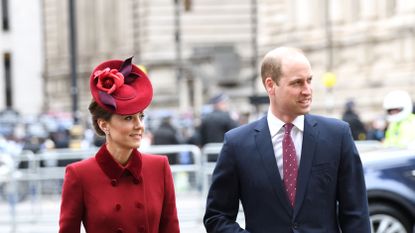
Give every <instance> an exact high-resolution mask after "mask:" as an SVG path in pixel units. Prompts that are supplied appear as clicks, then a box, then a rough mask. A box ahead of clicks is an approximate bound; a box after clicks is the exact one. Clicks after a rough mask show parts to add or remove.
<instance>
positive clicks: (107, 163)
mask: <svg viewBox="0 0 415 233" xmlns="http://www.w3.org/2000/svg"><path fill="white" fill-rule="evenodd" d="M175 200H176V199H175V193H174V186H173V178H172V174H171V171H170V166H169V164H168V161H167V158H166V157H165V156H155V155H146V154H141V153H140V152H138V151H137V150H133V152H132V157H131V158H130V160H129V162H128V164H127V165H126V166H125V167H122V166H120V165H119V164H118V163H117V162H116V161H115V160H114V159H113V158H112V156H111V155H110V154H109V152H108V151H107V149H106V146H105V145H103V146H102V147H101V148H100V150H99V151H98V152H97V154H96V155H95V157H91V158H89V159H86V160H83V161H80V162H76V163H73V164H70V165H69V166H68V167H67V168H66V173H65V178H64V183H63V190H62V202H61V212H60V219H59V227H60V229H59V233H79V232H80V224H81V222H82V223H83V225H84V227H85V229H86V232H88V233H106V232H108V233H109V232H111V233H133V232H140V233H141V232H147V233H178V232H180V230H179V222H178V218H177V210H176V201H175Z"/></svg>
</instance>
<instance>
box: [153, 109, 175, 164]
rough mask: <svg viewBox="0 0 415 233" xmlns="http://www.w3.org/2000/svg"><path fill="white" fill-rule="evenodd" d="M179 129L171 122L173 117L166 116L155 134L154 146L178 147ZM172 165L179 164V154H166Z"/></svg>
mask: <svg viewBox="0 0 415 233" xmlns="http://www.w3.org/2000/svg"><path fill="white" fill-rule="evenodd" d="M180 143H181V142H180V140H179V137H178V132H177V129H176V128H175V127H174V126H173V124H172V122H171V116H164V117H163V118H162V119H161V123H160V125H159V127H158V128H157V129H156V130H154V132H153V145H177V144H180ZM166 155H167V157H168V158H169V163H170V164H177V162H178V161H177V158H176V157H177V154H176V153H171V154H166Z"/></svg>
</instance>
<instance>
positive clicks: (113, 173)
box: [95, 144, 142, 180]
mask: <svg viewBox="0 0 415 233" xmlns="http://www.w3.org/2000/svg"><path fill="white" fill-rule="evenodd" d="M95 159H96V161H97V162H98V165H99V166H100V167H101V169H102V170H103V171H104V173H105V174H106V175H107V176H108V177H109V178H110V179H119V178H120V177H121V176H122V175H123V174H124V173H125V172H127V171H128V172H129V173H130V174H131V175H132V176H133V177H134V179H135V180H140V179H141V178H140V177H141V167H142V162H141V154H140V152H139V151H138V150H137V149H133V150H132V152H131V156H130V159H129V160H128V163H127V165H125V166H122V165H121V164H119V163H118V162H117V161H115V160H114V158H113V157H112V156H111V154H110V152H109V151H108V150H107V147H106V145H105V144H104V145H102V146H101V148H100V149H99V150H98V152H97V153H96V155H95Z"/></svg>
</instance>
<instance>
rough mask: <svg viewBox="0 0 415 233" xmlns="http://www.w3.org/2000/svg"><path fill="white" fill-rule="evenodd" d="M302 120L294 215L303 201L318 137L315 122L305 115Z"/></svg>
mask: <svg viewBox="0 0 415 233" xmlns="http://www.w3.org/2000/svg"><path fill="white" fill-rule="evenodd" d="M304 119H305V120H304V133H303V148H302V152H301V160H300V167H299V170H298V179H297V192H296V197H295V206H294V214H296V213H298V212H299V210H300V208H301V205H302V204H303V201H304V197H305V194H306V191H307V190H306V189H307V184H308V179H309V177H310V172H311V165H312V162H313V158H314V155H315V153H314V151H315V148H316V145H317V136H318V130H317V128H316V126H317V122H316V121H315V120H313V119H312V118H311V117H310V116H309V115H305V118H304Z"/></svg>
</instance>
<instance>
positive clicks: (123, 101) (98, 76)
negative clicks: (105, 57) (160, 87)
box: [89, 57, 153, 115]
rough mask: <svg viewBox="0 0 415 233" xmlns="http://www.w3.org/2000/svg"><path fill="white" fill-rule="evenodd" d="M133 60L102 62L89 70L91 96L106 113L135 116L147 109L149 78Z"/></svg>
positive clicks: (149, 94) (150, 93) (150, 88)
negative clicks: (90, 72) (92, 69)
mask: <svg viewBox="0 0 415 233" xmlns="http://www.w3.org/2000/svg"><path fill="white" fill-rule="evenodd" d="M132 59H133V58H132V57H130V58H128V59H126V60H125V61H122V60H109V61H105V62H103V63H101V64H99V65H98V66H97V67H95V69H94V71H92V74H91V77H90V80H89V87H90V90H91V94H92V97H93V98H94V100H95V102H97V103H98V104H99V105H100V106H101V107H102V108H104V109H106V110H108V111H109V112H112V113H116V114H120V115H132V114H136V113H138V112H141V111H143V110H144V109H145V108H147V106H148V105H149V104H150V102H151V99H152V98H153V87H152V85H151V82H150V80H149V78H148V77H147V75H146V74H145V73H144V72H143V71H142V70H141V69H139V68H138V67H137V66H136V65H134V64H132V63H131V62H132Z"/></svg>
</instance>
